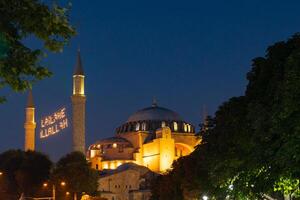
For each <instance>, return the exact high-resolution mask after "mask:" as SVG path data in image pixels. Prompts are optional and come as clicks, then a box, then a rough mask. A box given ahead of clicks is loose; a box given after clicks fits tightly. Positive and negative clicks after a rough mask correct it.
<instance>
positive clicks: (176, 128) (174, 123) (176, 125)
mask: <svg viewBox="0 0 300 200" xmlns="http://www.w3.org/2000/svg"><path fill="white" fill-rule="evenodd" d="M173 127H174V131H178V124H177V122H173Z"/></svg>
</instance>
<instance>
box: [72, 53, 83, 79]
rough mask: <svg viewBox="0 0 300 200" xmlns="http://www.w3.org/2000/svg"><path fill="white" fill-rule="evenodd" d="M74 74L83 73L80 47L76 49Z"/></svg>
mask: <svg viewBox="0 0 300 200" xmlns="http://www.w3.org/2000/svg"><path fill="white" fill-rule="evenodd" d="M74 75H84V72H83V67H82V62H81V56H80V48H78V50H77V62H76V66H75V71H74Z"/></svg>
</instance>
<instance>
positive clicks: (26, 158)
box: [0, 150, 52, 199]
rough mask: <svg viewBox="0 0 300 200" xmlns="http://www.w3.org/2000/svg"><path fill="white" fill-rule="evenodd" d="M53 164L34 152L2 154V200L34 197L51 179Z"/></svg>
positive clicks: (0, 168) (0, 176) (42, 155)
mask: <svg viewBox="0 0 300 200" xmlns="http://www.w3.org/2000/svg"><path fill="white" fill-rule="evenodd" d="M51 166H52V162H51V161H50V160H49V158H48V157H47V156H45V155H44V154H41V153H38V152H34V151H27V152H24V151H21V150H10V151H6V152H4V153H2V154H0V172H1V175H0V185H1V186H0V199H16V198H17V197H19V196H20V194H21V193H24V194H25V195H26V196H34V195H36V194H37V192H38V191H39V190H40V188H41V186H42V184H43V182H44V181H46V180H48V179H49V176H50V169H51Z"/></svg>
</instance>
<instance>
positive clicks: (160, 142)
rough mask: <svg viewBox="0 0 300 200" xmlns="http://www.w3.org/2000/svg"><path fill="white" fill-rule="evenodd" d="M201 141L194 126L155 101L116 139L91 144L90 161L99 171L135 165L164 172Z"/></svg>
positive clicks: (121, 128) (118, 130)
mask: <svg viewBox="0 0 300 200" xmlns="http://www.w3.org/2000/svg"><path fill="white" fill-rule="evenodd" d="M199 142H200V139H199V138H198V137H197V136H196V134H195V128H194V126H193V125H191V124H190V123H188V122H186V121H184V120H183V119H182V118H181V117H180V116H179V115H178V114H177V113H176V112H174V111H172V110H169V109H167V108H163V107H160V106H158V105H157V103H156V102H154V103H153V104H152V106H151V107H148V108H145V109H142V110H139V111H138V112H136V113H134V114H133V115H131V116H130V117H129V118H128V120H127V121H126V122H125V123H124V124H123V125H121V126H120V127H118V128H117V129H116V134H115V136H114V137H111V138H106V139H102V140H99V141H97V142H95V143H94V144H92V145H90V146H89V149H88V158H89V160H90V162H91V163H92V167H93V168H95V169H98V170H103V169H115V168H117V167H118V166H120V165H122V164H124V163H135V164H138V165H142V166H145V167H148V168H149V169H150V170H152V171H154V172H158V173H162V172H165V171H166V170H168V169H170V167H171V166H172V163H173V161H174V160H176V159H178V158H179V157H181V156H186V155H188V154H190V153H191V152H192V151H193V150H194V147H195V146H196V145H197V144H199Z"/></svg>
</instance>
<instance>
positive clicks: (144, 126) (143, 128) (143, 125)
mask: <svg viewBox="0 0 300 200" xmlns="http://www.w3.org/2000/svg"><path fill="white" fill-rule="evenodd" d="M145 130H146V123H145V122H143V123H142V131H145Z"/></svg>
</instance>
